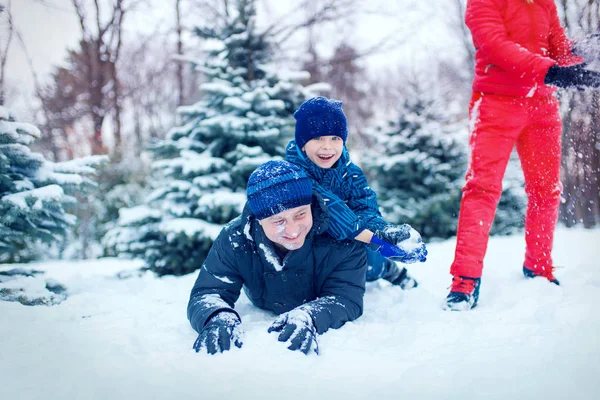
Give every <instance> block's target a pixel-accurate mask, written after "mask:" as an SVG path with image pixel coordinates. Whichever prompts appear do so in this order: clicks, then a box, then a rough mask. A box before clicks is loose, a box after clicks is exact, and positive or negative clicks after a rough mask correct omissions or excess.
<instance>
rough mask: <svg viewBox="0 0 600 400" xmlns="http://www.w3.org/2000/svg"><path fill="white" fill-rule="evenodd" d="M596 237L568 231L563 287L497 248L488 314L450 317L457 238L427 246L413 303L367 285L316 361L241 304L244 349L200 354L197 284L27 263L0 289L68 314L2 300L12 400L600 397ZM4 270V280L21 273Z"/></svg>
mask: <svg viewBox="0 0 600 400" xmlns="http://www.w3.org/2000/svg"><path fill="white" fill-rule="evenodd" d="M599 246H600V230H588V231H586V230H583V229H574V230H567V229H564V228H561V229H559V230H558V232H557V236H556V240H555V251H554V258H555V262H556V264H557V265H560V266H564V268H561V269H559V270H558V272H557V277H558V278H559V279H560V280H561V283H562V286H560V287H557V286H554V285H552V284H550V283H548V282H546V281H544V280H541V279H534V280H525V279H524V278H523V276H522V275H521V263H522V253H523V248H524V241H523V238H522V235H516V236H513V237H500V238H493V239H492V240H491V242H490V245H489V250H488V256H487V258H486V268H485V270H484V275H483V280H482V287H481V296H480V304H479V306H478V307H477V308H476V309H475V310H473V311H470V312H464V313H458V312H445V311H442V310H441V308H440V304H441V302H442V300H443V298H444V297H445V295H446V293H447V287H448V285H449V282H450V277H449V275H448V268H449V264H450V262H451V260H452V256H453V250H454V241H453V240H450V241H446V242H442V243H436V244H431V245H430V246H429V254H430V257H429V260H428V261H427V263H425V264H422V265H418V266H412V267H411V268H410V271H411V272H412V274H413V275H414V276H415V277H416V278H417V279H418V280H419V282H420V286H419V287H418V288H416V289H413V290H410V291H408V292H403V291H402V290H400V289H399V288H396V287H392V286H390V285H388V284H387V283H385V282H381V283H379V282H377V283H372V284H369V285H368V287H367V294H366V296H365V313H364V315H363V316H362V317H361V318H360V319H358V320H357V321H355V322H353V323H348V324H346V325H345V326H344V327H342V328H341V329H339V330H332V331H329V332H327V333H325V334H324V335H322V336H321V337H320V350H321V355H319V356H316V355H311V356H304V355H303V354H301V353H299V352H292V351H289V350H287V349H286V348H285V345H284V344H282V343H279V342H277V337H276V335H275V334H271V335H269V334H267V328H268V327H269V325H270V323H271V322H272V321H273V319H274V316H273V315H271V314H269V313H266V312H263V311H260V310H258V309H256V308H254V307H253V306H251V305H250V303H249V301H248V300H247V298H245V297H242V298H241V299H240V300H239V301H238V303H237V305H236V308H237V309H238V310H239V312H240V314H241V315H242V318H243V324H242V325H243V326H244V328H245V332H246V334H245V336H244V346H243V348H242V349H239V350H238V349H235V350H233V351H230V352H226V353H223V354H220V355H216V356H208V355H206V354H196V353H195V352H193V351H192V349H191V347H192V344H193V342H194V340H195V339H196V333H195V332H194V331H193V330H192V329H191V328H190V326H189V323H188V321H187V319H186V305H187V300H188V296H189V292H190V290H191V288H192V285H193V283H194V280H195V278H196V276H195V274H192V275H190V276H186V277H183V278H174V277H166V278H162V279H157V278H155V277H154V276H153V275H152V274H144V275H143V276H137V275H134V276H132V277H130V278H128V279H118V278H116V273H118V272H120V271H123V270H129V271H131V270H134V269H135V268H136V267H137V266H139V265H140V264H139V263H138V262H131V261H120V260H115V259H101V260H96V261H85V262H46V263H36V264H29V265H22V266H20V267H24V268H34V269H39V270H44V271H46V273H45V274H44V275H37V276H36V277H35V278H19V279H16V280H10V281H5V282H3V283H0V288H7V287H8V288H11V287H12V288H16V287H26V288H27V290H28V293H35V292H37V294H48V292H47V291H46V290H45V289H44V288H43V287H44V284H45V280H47V279H54V280H56V281H58V282H59V283H62V284H63V285H65V286H66V287H67V290H68V293H69V297H68V298H67V300H65V301H64V302H62V303H60V304H59V305H56V306H51V307H50V306H37V307H27V306H23V305H21V304H19V303H16V302H0V354H1V360H2V362H0V399H11V400H14V399H24V400H25V399H26V400H33V399H45V400H50V399H61V400H62V399H111V400H119V399H138V398H139V399H202V400H212V399H223V400H224V399H226V400H230V399H248V400H249V399H303V400H305V399H316V398H322V399H377V400H381V399H502V400H506V399H528V400H532V399H565V398H571V399H578V400H581V399H598V398H600V312H599V311H598V308H597V307H598V305H599V304H600V248H599ZM14 267H15V266H14V265H3V266H0V271H2V270H4V271H5V270H8V269H11V268H14Z"/></svg>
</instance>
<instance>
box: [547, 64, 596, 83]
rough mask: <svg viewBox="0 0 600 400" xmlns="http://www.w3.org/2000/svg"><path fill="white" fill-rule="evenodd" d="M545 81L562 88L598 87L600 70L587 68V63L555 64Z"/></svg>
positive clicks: (549, 70)
mask: <svg viewBox="0 0 600 400" xmlns="http://www.w3.org/2000/svg"><path fill="white" fill-rule="evenodd" d="M544 83H545V84H546V85H554V86H558V87H560V88H570V87H576V88H586V87H592V88H598V87H600V72H596V71H590V70H588V69H585V64H577V65H571V66H569V67H559V66H558V65H553V66H551V67H550V68H549V69H548V72H547V73H546V77H545V78H544Z"/></svg>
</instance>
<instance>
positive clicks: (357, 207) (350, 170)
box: [285, 140, 388, 240]
mask: <svg viewBox="0 0 600 400" xmlns="http://www.w3.org/2000/svg"><path fill="white" fill-rule="evenodd" d="M285 157H286V160H287V161H289V162H291V163H292V164H295V165H297V166H299V167H300V168H302V169H303V170H304V171H306V173H307V174H308V176H309V177H310V178H311V180H312V184H313V190H314V191H316V192H317V193H319V194H320V195H321V197H323V200H324V201H325V204H326V205H327V210H328V213H329V228H328V232H329V234H330V235H331V236H333V237H334V238H335V239H337V240H344V239H354V238H355V237H356V236H357V235H358V234H359V233H360V232H362V231H363V230H364V229H369V230H371V231H373V232H375V231H377V230H379V229H383V227H384V226H386V225H388V224H387V222H385V220H384V219H383V217H382V216H381V213H380V212H379V206H378V205H377V196H376V195H375V192H374V191H373V189H371V187H370V186H369V183H368V182H367V178H366V177H365V174H364V173H363V172H362V170H361V169H360V168H359V167H358V166H356V165H355V164H354V163H353V162H352V161H351V160H350V155H349V154H348V151H347V150H346V147H345V146H344V149H343V152H342V156H341V157H340V159H339V160H338V161H337V163H336V164H335V165H334V166H333V168H320V167H318V166H317V165H315V163H313V162H312V161H311V160H310V159H309V158H308V157H307V156H306V154H305V153H304V152H303V151H302V150H301V149H300V148H299V147H298V146H297V145H296V142H295V141H294V140H292V141H291V142H290V143H289V144H288V145H287V148H286V156H285Z"/></svg>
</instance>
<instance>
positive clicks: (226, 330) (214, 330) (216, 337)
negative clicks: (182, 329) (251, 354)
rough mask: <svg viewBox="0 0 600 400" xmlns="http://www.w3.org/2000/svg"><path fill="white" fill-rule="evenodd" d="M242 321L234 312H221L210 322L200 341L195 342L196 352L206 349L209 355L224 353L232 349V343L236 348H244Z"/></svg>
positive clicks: (204, 329)
mask: <svg viewBox="0 0 600 400" xmlns="http://www.w3.org/2000/svg"><path fill="white" fill-rule="evenodd" d="M240 323H241V322H240V319H239V318H238V317H237V315H235V314H234V313H232V312H229V311H221V312H219V313H218V314H215V315H214V316H213V317H212V318H211V319H209V320H208V322H207V323H206V325H204V328H203V329H202V331H200V334H199V335H198V339H196V341H195V342H194V350H196V353H198V352H199V351H200V350H202V349H203V348H206V352H207V353H208V354H216V353H222V352H224V351H226V350H229V349H230V348H231V341H233V344H235V346H236V347H239V348H241V347H242V340H241V336H242V330H241V329H240V327H239V325H240Z"/></svg>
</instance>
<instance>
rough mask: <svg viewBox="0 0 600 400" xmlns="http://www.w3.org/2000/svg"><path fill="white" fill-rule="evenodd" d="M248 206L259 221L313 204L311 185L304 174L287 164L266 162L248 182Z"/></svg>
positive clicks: (292, 165) (255, 171)
mask: <svg viewBox="0 0 600 400" xmlns="http://www.w3.org/2000/svg"><path fill="white" fill-rule="evenodd" d="M246 196H247V197H248V204H249V205H250V209H251V210H252V214H254V216H255V217H256V219H258V220H261V219H265V218H269V217H271V216H273V215H275V214H279V213H280V212H283V211H286V210H289V209H292V208H296V207H300V206H305V205H308V204H311V203H312V184H311V182H310V179H309V178H308V176H307V175H306V173H305V172H304V171H302V170H301V169H300V168H298V167H297V166H295V165H294V164H291V163H289V162H287V161H267V162H266V163H264V164H263V165H261V166H260V167H258V168H257V169H256V170H254V172H253V173H252V175H250V178H249V179H248V187H247V188H246Z"/></svg>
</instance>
